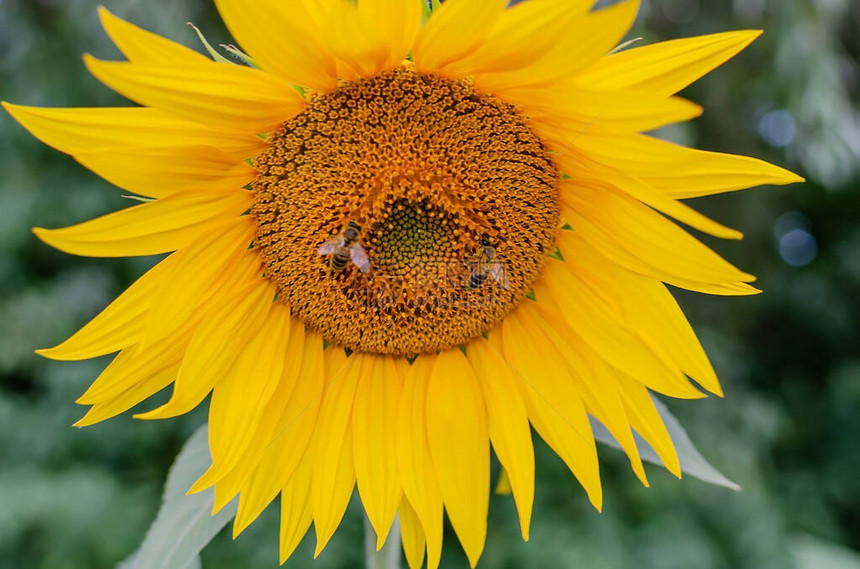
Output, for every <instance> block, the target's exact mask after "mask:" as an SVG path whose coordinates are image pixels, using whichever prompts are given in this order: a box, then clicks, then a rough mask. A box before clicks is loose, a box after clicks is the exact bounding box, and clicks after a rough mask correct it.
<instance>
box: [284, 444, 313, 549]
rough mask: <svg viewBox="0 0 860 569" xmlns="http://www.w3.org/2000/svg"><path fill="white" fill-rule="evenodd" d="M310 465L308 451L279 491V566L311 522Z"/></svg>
mask: <svg viewBox="0 0 860 569" xmlns="http://www.w3.org/2000/svg"><path fill="white" fill-rule="evenodd" d="M312 465H313V451H312V450H310V451H308V452H306V453H305V455H304V456H303V457H302V460H301V462H299V465H298V467H296V470H295V472H293V475H292V476H290V479H289V480H288V481H287V483H286V484H285V485H284V488H283V489H282V490H281V534H280V535H281V539H280V548H279V549H280V557H281V564H283V563H284V562H286V560H287V559H288V558H289V557H290V555H292V554H293V551H295V549H296V547H297V546H298V545H299V542H301V540H302V538H303V537H304V536H305V534H306V533H307V532H308V529H309V528H310V527H311V521H313V511H312V510H311V500H310V494H311V481H312V480H313V470H312V468H311V467H312Z"/></svg>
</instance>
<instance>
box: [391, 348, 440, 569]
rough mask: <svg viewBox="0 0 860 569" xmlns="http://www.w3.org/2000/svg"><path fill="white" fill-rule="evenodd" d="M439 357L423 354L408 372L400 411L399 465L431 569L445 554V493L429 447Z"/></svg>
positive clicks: (398, 428)
mask: <svg viewBox="0 0 860 569" xmlns="http://www.w3.org/2000/svg"><path fill="white" fill-rule="evenodd" d="M435 363H436V356H432V355H422V356H419V357H418V359H416V360H415V361H414V362H413V363H412V365H411V366H410V368H409V370H408V375H407V377H406V381H405V382H404V383H403V391H402V393H401V394H400V403H399V405H398V410H397V429H396V431H397V464H398V469H399V471H400V481H401V483H402V484H403V493H404V494H405V495H406V497H407V498H408V499H409V502H410V504H411V505H412V507H413V508H414V509H415V514H416V515H417V516H418V519H419V520H421V526H422V528H423V529H424V535H425V537H426V540H427V568H428V569H435V568H436V567H438V566H439V561H440V558H441V555H442V494H441V491H440V489H439V483H438V482H437V479H436V472H435V471H434V470H433V463H432V459H431V457H430V448H429V447H428V446H427V421H426V419H427V383H428V381H429V378H430V372H431V371H432V369H433V367H434V365H435Z"/></svg>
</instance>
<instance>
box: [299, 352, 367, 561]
mask: <svg viewBox="0 0 860 569" xmlns="http://www.w3.org/2000/svg"><path fill="white" fill-rule="evenodd" d="M375 357H376V356H374V355H363V354H359V353H355V354H353V355H352V356H351V357H350V358H349V361H350V362H351V363H350V365H349V366H347V367H346V368H345V369H344V370H343V371H342V372H341V373H340V374H339V375H337V376H335V377H333V378H331V380H329V381H328V383H327V385H326V391H325V393H324V394H323V400H322V407H321V408H320V416H319V420H318V421H317V428H316V430H315V432H314V441H315V442H314V444H315V447H314V448H315V449H316V451H315V452H316V456H315V458H314V481H313V486H312V488H311V504H313V510H314V529H315V530H316V534H317V547H316V552H315V553H314V555H315V556H316V555H319V554H320V552H322V550H323V548H324V547H325V546H326V544H327V543H328V540H329V539H330V538H331V536H332V535H333V534H334V530H335V529H336V528H337V526H338V524H340V520H341V518H342V517H343V512H344V510H345V509H346V502H347V501H348V500H349V496H350V494H352V488H353V486H354V484H355V467H354V466H353V464H354V459H353V456H354V455H353V450H352V433H351V431H350V428H349V426H350V421H351V419H352V407H353V403H354V400H355V390H356V386H357V385H358V382H359V381H360V379H361V377H362V376H364V375H365V374H367V373H370V371H371V366H372V364H373V359H374V358H375ZM347 447H348V448H347ZM347 450H348V451H349V454H347ZM347 486H348V487H349V491H348V492H347V491H346V488H347Z"/></svg>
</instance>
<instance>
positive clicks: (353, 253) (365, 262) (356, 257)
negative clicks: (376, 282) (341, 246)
mask: <svg viewBox="0 0 860 569" xmlns="http://www.w3.org/2000/svg"><path fill="white" fill-rule="evenodd" d="M349 258H350V260H352V262H353V263H354V264H355V266H357V267H358V268H359V269H361V272H362V273H365V274H367V273H369V272H370V259H368V258H367V253H365V252H364V247H362V246H361V245H359V244H358V243H356V244H355V245H353V246H352V249H350V250H349Z"/></svg>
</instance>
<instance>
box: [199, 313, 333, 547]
mask: <svg viewBox="0 0 860 569" xmlns="http://www.w3.org/2000/svg"><path fill="white" fill-rule="evenodd" d="M284 350H285V360H284V370H283V375H282V376H281V379H280V381H279V382H278V386H277V388H276V389H275V392H274V393H273V394H272V397H271V398H270V399H269V403H268V404H267V405H266V408H265V410H264V411H263V412H262V414H261V417H260V422H259V426H258V427H257V430H256V432H255V433H254V436H253V437H251V439H249V440H248V445H247V447H246V448H245V450H244V452H243V454H242V457H241V458H240V459H239V460H238V461H236V463H235V464H230V463H224V462H222V463H219V464H213V465H212V468H210V469H209V471H207V472H206V474H204V475H203V476H202V477H201V478H200V480H198V481H197V483H196V484H195V486H194V488H193V490H195V491H196V490H202V489H203V488H207V487H208V486H210V485H212V484H213V483H215V504H214V508H215V509H216V510H220V509H221V508H222V507H224V506H225V505H227V503H228V502H230V500H232V499H233V498H234V497H235V496H236V494H238V493H239V492H240V491H243V492H244V497H243V502H244V503H240V507H243V509H244V511H252V510H254V509H256V508H260V510H262V508H264V507H265V506H266V504H268V503H269V502H270V501H271V500H272V498H273V497H274V496H275V495H276V494H277V491H278V488H280V487H281V486H283V485H284V484H285V482H286V480H287V479H288V478H289V476H290V470H291V469H292V466H291V465H295V464H296V462H297V460H298V459H299V458H301V457H303V456H305V453H307V452H310V451H309V450H306V449H308V447H309V444H310V441H311V436H312V435H313V431H314V427H315V426H316V423H317V417H318V416H319V406H320V400H321V397H322V393H323V390H324V389H325V385H326V382H325V375H328V373H329V368H334V369H339V368H335V365H334V364H332V365H331V366H329V363H330V362H328V361H327V363H326V364H325V366H327V367H325V368H324V367H323V353H322V338H321V337H320V336H319V335H318V334H315V333H305V332H304V331H303V325H302V323H301V322H300V321H299V320H297V319H295V318H294V319H293V320H292V322H291V325H290V338H289V340H288V342H287V344H286V346H285V348H284ZM332 351H334V350H329V352H332ZM324 374H325V375H324ZM249 517H250V516H249ZM234 529H235V530H236V531H238V530H240V529H241V528H240V526H235V528H234Z"/></svg>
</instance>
